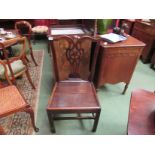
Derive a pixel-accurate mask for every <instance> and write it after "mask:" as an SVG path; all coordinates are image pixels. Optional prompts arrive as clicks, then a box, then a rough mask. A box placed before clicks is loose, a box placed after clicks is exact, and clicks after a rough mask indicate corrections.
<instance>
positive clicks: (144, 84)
mask: <svg viewBox="0 0 155 155" xmlns="http://www.w3.org/2000/svg"><path fill="white" fill-rule="evenodd" d="M33 49H34V50H37V49H44V50H45V57H44V65H43V73H42V81H41V89H40V91H41V92H40V97H39V107H38V114H37V126H38V127H39V128H40V131H39V132H38V133H36V134H38V135H51V134H52V133H51V132H50V127H49V122H48V118H47V114H46V106H47V102H48V98H49V96H50V94H51V90H52V86H53V84H54V81H53V80H54V77H53V69H52V58H51V57H50V56H49V54H48V52H47V43H46V42H45V41H37V42H36V44H35V45H33ZM123 88H124V84H123V83H119V84H115V85H110V84H106V85H105V86H103V87H102V88H100V89H99V90H98V92H97V95H98V98H99V101H100V104H101V108H102V110H101V115H100V120H99V124H98V128H97V132H95V133H93V132H91V128H92V125H93V121H92V120H84V121H78V120H63V121H56V123H55V127H56V131H57V132H56V135H124V134H126V131H127V121H128V111H129V104H130V96H131V91H132V90H133V89H137V88H143V89H146V90H150V91H154V90H155V71H153V70H152V69H150V67H149V64H143V63H142V62H141V61H140V60H139V62H138V64H137V67H136V69H135V72H134V74H133V77H132V79H131V82H130V85H129V88H128V89H127V92H126V94H125V95H122V94H121V92H122V90H123Z"/></svg>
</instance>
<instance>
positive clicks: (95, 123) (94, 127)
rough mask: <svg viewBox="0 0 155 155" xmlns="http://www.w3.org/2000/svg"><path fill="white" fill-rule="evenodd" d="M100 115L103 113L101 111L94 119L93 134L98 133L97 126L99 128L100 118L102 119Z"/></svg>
mask: <svg viewBox="0 0 155 155" xmlns="http://www.w3.org/2000/svg"><path fill="white" fill-rule="evenodd" d="M100 113H101V109H99V110H98V112H96V116H95V119H94V125H93V129H92V132H96V129H97V126H98V122H99V118H100Z"/></svg>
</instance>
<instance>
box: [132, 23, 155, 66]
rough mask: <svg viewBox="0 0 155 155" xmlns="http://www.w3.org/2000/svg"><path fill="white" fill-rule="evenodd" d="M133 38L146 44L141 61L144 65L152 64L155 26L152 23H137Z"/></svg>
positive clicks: (154, 48)
mask: <svg viewBox="0 0 155 155" xmlns="http://www.w3.org/2000/svg"><path fill="white" fill-rule="evenodd" d="M132 36H134V37H135V38H137V39H139V40H141V41H143V42H144V43H145V44H146V46H145V48H144V49H143V51H142V55H141V59H142V61H143V62H144V63H147V62H150V60H151V57H152V55H153V52H154V50H155V26H153V25H152V24H151V23H146V22H135V24H134V27H133V32H132Z"/></svg>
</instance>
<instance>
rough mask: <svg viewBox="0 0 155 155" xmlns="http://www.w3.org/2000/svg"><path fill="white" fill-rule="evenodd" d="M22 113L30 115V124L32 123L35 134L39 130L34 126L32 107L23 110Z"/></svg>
mask: <svg viewBox="0 0 155 155" xmlns="http://www.w3.org/2000/svg"><path fill="white" fill-rule="evenodd" d="M24 111H25V112H26V113H29V114H30V117H31V122H32V126H33V128H34V131H35V132H38V131H39V128H37V127H36V125H35V119H34V111H33V109H32V107H31V106H28V107H27V108H26V109H24Z"/></svg>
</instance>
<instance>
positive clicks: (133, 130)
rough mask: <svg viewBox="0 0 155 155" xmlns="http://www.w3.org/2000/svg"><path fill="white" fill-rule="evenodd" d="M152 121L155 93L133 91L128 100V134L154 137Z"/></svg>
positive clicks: (154, 129) (154, 125)
mask: <svg viewBox="0 0 155 155" xmlns="http://www.w3.org/2000/svg"><path fill="white" fill-rule="evenodd" d="M154 120H155V93H153V92H151V91H147V90H143V89H138V90H134V91H133V92H132V95H131V100H130V111H129V118H128V134H129V135H154V134H155V121H154Z"/></svg>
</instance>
